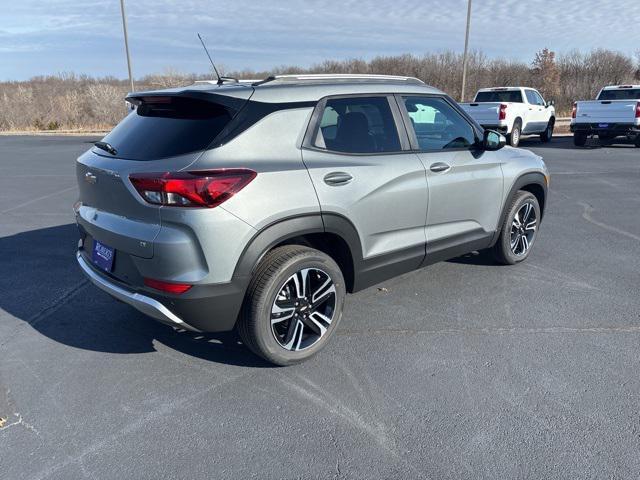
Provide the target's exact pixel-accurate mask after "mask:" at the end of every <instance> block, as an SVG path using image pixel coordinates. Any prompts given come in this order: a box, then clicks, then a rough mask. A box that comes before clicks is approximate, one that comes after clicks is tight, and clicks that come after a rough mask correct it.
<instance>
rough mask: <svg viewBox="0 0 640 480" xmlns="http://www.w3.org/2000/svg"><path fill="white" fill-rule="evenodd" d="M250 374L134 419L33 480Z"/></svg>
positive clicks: (44, 476) (177, 400)
mask: <svg viewBox="0 0 640 480" xmlns="http://www.w3.org/2000/svg"><path fill="white" fill-rule="evenodd" d="M250 375H251V374H250V373H247V374H243V375H238V376H236V377H231V378H226V379H224V380H222V381H221V382H218V383H214V384H211V385H209V386H207V387H206V388H204V389H202V390H199V391H197V392H196V393H193V394H191V395H185V396H183V397H180V398H178V399H175V400H172V401H169V402H166V403H164V404H163V405H161V406H160V407H159V408H157V409H155V410H153V411H148V412H146V413H144V414H142V415H140V416H139V417H138V418H136V419H134V420H133V421H131V422H128V423H126V424H125V425H124V426H123V427H122V428H121V429H119V430H118V431H116V432H114V433H112V434H110V435H108V436H106V437H104V438H102V439H99V440H95V441H94V442H92V443H90V444H89V445H87V446H85V447H84V448H83V449H82V450H80V451H79V452H78V453H77V454H76V455H74V456H71V457H69V458H68V459H66V460H64V461H62V462H60V463H57V464H55V465H52V466H51V467H49V468H46V469H44V470H42V471H40V472H39V473H38V474H37V475H35V476H34V477H33V478H37V479H40V480H42V479H45V478H48V477H50V476H52V475H53V474H55V473H56V472H58V471H60V470H61V469H63V468H65V467H66V466H68V465H70V464H73V463H80V462H82V461H83V459H84V458H85V457H86V456H87V455H90V454H93V453H97V452H99V451H101V450H102V449H103V448H106V447H107V446H109V445H110V444H112V443H113V442H114V441H115V440H116V439H118V438H121V437H122V436H124V435H127V434H130V433H132V432H135V431H137V430H139V429H140V428H142V427H143V426H144V425H146V424H147V423H149V422H152V421H154V420H156V419H158V418H166V417H168V414H169V413H171V412H173V411H174V410H176V409H179V408H181V407H183V406H185V405H189V404H191V403H192V402H194V401H195V400H197V399H198V398H201V397H203V396H204V395H206V394H208V393H210V392H212V391H213V390H216V389H218V388H220V387H223V386H225V385H228V384H230V383H233V382H235V381H238V380H240V379H244V378H246V377H248V376H250Z"/></svg>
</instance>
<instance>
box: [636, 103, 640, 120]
mask: <svg viewBox="0 0 640 480" xmlns="http://www.w3.org/2000/svg"><path fill="white" fill-rule="evenodd" d="M636 118H640V102H638V103H636Z"/></svg>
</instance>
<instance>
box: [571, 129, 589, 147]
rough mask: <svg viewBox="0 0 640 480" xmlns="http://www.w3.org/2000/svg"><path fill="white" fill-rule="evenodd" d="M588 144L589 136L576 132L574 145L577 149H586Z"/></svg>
mask: <svg viewBox="0 0 640 480" xmlns="http://www.w3.org/2000/svg"><path fill="white" fill-rule="evenodd" d="M586 143H587V135H586V134H584V133H579V132H576V133H574V134H573V144H574V145H575V146H576V147H584V146H585V144H586Z"/></svg>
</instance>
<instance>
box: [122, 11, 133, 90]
mask: <svg viewBox="0 0 640 480" xmlns="http://www.w3.org/2000/svg"><path fill="white" fill-rule="evenodd" d="M120 10H121V11H122V29H123V30H124V49H125V51H126V52H127V69H128V70H129V85H130V87H131V91H132V92H133V91H135V89H134V87H133V76H132V75H131V57H130V56H129V39H128V38H127V16H126V15H125V13H124V0H120Z"/></svg>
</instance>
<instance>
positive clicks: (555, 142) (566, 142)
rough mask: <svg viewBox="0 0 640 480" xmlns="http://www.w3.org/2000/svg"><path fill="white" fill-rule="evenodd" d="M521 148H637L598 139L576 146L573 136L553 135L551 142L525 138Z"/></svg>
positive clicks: (621, 142)
mask: <svg viewBox="0 0 640 480" xmlns="http://www.w3.org/2000/svg"><path fill="white" fill-rule="evenodd" d="M519 148H541V149H546V148H553V149H556V150H557V149H560V150H597V149H600V148H636V147H635V145H634V144H633V143H630V142H626V143H625V142H623V141H620V142H619V143H604V144H602V143H600V141H599V140H598V139H597V138H596V139H588V140H587V144H586V145H585V146H584V147H576V146H575V145H574V144H573V137H553V138H552V139H551V141H550V142H547V143H544V142H541V141H540V139H539V138H536V137H531V138H523V139H522V140H521V141H520V145H519Z"/></svg>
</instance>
